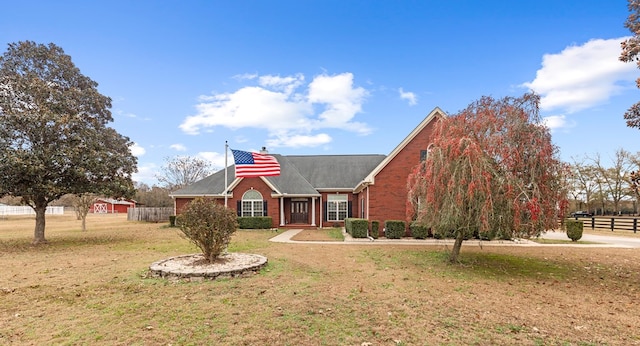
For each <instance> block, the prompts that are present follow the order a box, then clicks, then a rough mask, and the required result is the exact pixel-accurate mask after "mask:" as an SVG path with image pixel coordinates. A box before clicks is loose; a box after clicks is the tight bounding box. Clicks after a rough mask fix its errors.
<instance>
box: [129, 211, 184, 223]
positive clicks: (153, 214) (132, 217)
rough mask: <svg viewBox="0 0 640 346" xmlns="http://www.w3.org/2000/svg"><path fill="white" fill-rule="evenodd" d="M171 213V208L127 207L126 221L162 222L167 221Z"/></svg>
mask: <svg viewBox="0 0 640 346" xmlns="http://www.w3.org/2000/svg"><path fill="white" fill-rule="evenodd" d="M171 215H173V208H172V207H166V208H148V207H143V208H138V207H136V208H128V209H127V220H128V221H147V222H164V221H169V216H171Z"/></svg>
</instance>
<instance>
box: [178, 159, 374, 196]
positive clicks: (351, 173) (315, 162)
mask: <svg viewBox="0 0 640 346" xmlns="http://www.w3.org/2000/svg"><path fill="white" fill-rule="evenodd" d="M272 155H273V156H274V157H275V158H276V159H277V160H278V162H279V163H280V175H279V176H275V177H266V179H267V180H268V181H269V182H270V183H271V184H272V185H273V186H274V187H275V188H276V189H277V190H278V192H280V193H283V194H288V195H307V196H309V195H318V194H319V192H318V190H342V189H354V188H355V187H356V186H357V185H358V184H359V183H360V182H361V181H362V180H363V179H364V178H365V177H366V176H367V175H368V174H369V173H371V171H373V170H374V169H375V168H376V167H377V166H378V165H379V164H380V163H381V162H382V161H383V160H384V158H385V157H386V156H385V155H307V156H296V155H294V156H283V155H278V154H272ZM234 172H235V170H234V167H233V166H231V167H229V171H228V175H229V176H228V180H229V183H231V182H232V181H233V180H234V178H235V176H234ZM224 185H225V182H224V170H220V171H218V172H216V173H214V174H212V175H210V176H208V177H206V178H204V179H202V180H199V181H197V182H195V183H193V184H191V185H189V186H187V187H184V188H182V189H180V190H178V191H175V192H174V193H172V194H171V195H172V196H174V197H179V196H197V195H222V192H223V191H224V187H225V186H224Z"/></svg>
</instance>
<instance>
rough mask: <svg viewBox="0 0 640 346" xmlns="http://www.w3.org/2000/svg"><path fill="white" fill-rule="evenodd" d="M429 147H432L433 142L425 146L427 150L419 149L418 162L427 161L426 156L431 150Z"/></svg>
mask: <svg viewBox="0 0 640 346" xmlns="http://www.w3.org/2000/svg"><path fill="white" fill-rule="evenodd" d="M431 149H433V143H432V144H429V147H427V150H420V162H424V161H427V158H428V157H429V153H430V152H431Z"/></svg>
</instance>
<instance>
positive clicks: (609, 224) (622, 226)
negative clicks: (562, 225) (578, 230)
mask: <svg viewBox="0 0 640 346" xmlns="http://www.w3.org/2000/svg"><path fill="white" fill-rule="evenodd" d="M571 219H575V220H579V221H582V224H583V226H584V228H585V229H586V228H591V229H592V230H596V229H597V230H607V231H611V232H614V231H631V232H633V233H637V232H638V218H637V217H634V218H631V217H606V216H598V217H596V216H594V217H589V218H586V217H582V218H571Z"/></svg>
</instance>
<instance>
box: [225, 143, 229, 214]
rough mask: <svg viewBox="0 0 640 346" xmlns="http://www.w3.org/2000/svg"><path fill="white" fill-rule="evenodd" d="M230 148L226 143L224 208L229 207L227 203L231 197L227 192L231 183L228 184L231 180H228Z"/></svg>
mask: <svg viewBox="0 0 640 346" xmlns="http://www.w3.org/2000/svg"><path fill="white" fill-rule="evenodd" d="M228 148H229V144H227V141H224V207H225V208H226V207H227V201H228V199H229V197H228V196H229V193H228V192H227V187H228V186H229V183H228V179H229V178H228V174H229V173H227V171H228V168H227V167H228V165H227V152H228V151H229V150H228Z"/></svg>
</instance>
